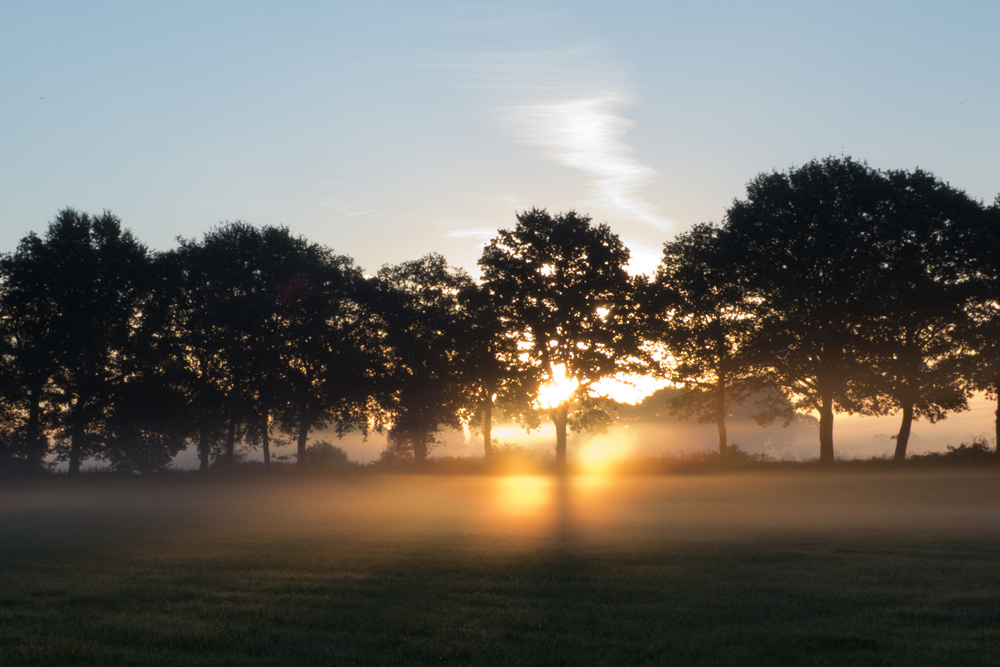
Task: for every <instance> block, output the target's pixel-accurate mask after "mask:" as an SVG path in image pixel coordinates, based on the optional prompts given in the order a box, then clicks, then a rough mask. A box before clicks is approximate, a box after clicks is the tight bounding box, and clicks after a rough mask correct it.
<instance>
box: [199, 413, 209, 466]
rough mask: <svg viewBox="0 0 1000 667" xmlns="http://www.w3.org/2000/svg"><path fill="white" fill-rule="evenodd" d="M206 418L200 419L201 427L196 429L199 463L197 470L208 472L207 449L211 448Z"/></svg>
mask: <svg viewBox="0 0 1000 667" xmlns="http://www.w3.org/2000/svg"><path fill="white" fill-rule="evenodd" d="M207 421H208V420H202V424H201V428H199V429H198V458H199V459H200V460H201V463H200V464H199V466H198V471H199V472H208V458H209V456H210V454H211V452H210V451H209V450H210V449H211V443H210V442H209V435H208V433H209V429H208V426H207V425H206V423H205V422H207Z"/></svg>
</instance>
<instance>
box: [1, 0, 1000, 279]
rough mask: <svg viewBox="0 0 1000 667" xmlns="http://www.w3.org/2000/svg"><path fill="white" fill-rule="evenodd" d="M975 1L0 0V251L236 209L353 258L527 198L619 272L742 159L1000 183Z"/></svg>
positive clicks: (467, 250)
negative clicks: (580, 231)
mask: <svg viewBox="0 0 1000 667" xmlns="http://www.w3.org/2000/svg"><path fill="white" fill-rule="evenodd" d="M998 32H1000V4H998V3H992V2H964V3H963V2H949V3H944V2H934V3H932V2H877V3H875V2H845V1H839V2H809V3H806V2H754V3H750V2H615V3H610V2H551V1H545V0H538V1H535V2H485V3H477V2H402V1H400V2H339V3H319V2H300V3H287V2H284V3H277V2H274V3H270V2H211V1H201V2H171V3H155V4H154V3H133V2H120V3H114V2H87V3H78V2H30V3H29V2H12V3H5V5H4V8H3V9H0V59H2V62H4V67H3V68H0V183H2V186H0V187H2V190H0V195H2V196H0V250H5V251H6V250H12V249H13V248H14V247H15V246H16V243H17V241H18V239H19V238H21V237H22V236H23V235H24V234H25V233H27V232H28V231H29V230H36V231H44V229H45V227H46V225H47V223H48V222H49V221H50V220H51V219H52V218H53V217H54V215H55V213H56V211H58V210H59V209H61V208H63V207H66V206H72V207H74V208H78V209H82V210H85V211H92V212H98V211H101V210H103V209H110V210H112V211H114V212H115V213H117V214H118V215H119V216H121V218H122V219H123V221H124V223H125V225H126V226H128V227H130V228H131V229H133V230H134V231H135V232H136V234H137V235H138V236H139V237H140V238H141V239H142V240H144V241H145V242H147V243H148V244H149V245H150V246H152V247H154V248H169V247H172V246H173V245H174V239H175V237H177V236H178V235H181V236H184V237H189V238H190V237H197V236H200V235H201V234H202V233H203V232H205V231H206V230H208V229H209V228H211V227H212V226H213V225H215V224H218V223H219V222H222V221H226V220H236V219H242V220H246V221H248V222H251V223H256V224H284V225H287V226H288V227H290V228H291V229H292V230H293V231H295V232H298V233H301V234H303V235H305V236H307V237H308V238H310V239H312V240H315V241H318V242H321V243H324V244H327V245H329V246H331V247H333V248H334V249H335V250H337V251H338V252H342V253H346V254H349V255H351V256H352V257H354V258H355V259H357V260H358V262H359V263H360V264H361V265H362V266H364V267H365V268H366V269H367V270H369V271H374V270H375V269H377V268H378V266H379V265H380V264H382V263H384V262H400V261H404V260H407V259H414V258H416V257H419V256H421V255H423V254H424V253H427V252H430V251H439V252H442V253H443V254H444V255H445V256H446V257H448V258H449V260H450V261H451V262H452V263H454V264H457V265H461V266H465V267H466V268H469V269H470V270H474V268H475V261H476V259H477V258H478V256H479V248H480V246H481V244H482V242H483V240H484V239H485V238H486V237H487V236H488V235H489V234H490V233H491V232H492V230H495V229H496V228H498V227H505V226H512V225H513V224H514V215H515V212H516V211H519V210H523V209H526V208H529V207H532V206H538V207H545V208H548V209H549V210H551V211H562V210H567V209H570V208H573V209H576V210H578V211H582V212H585V213H589V214H590V215H592V216H593V217H594V218H595V219H596V220H598V221H600V222H607V223H609V224H610V225H611V226H612V228H613V229H614V230H615V231H617V232H618V233H619V234H620V235H621V236H622V237H623V238H624V239H625V240H626V241H627V242H628V243H629V245H630V246H631V247H632V248H633V250H634V252H635V254H636V256H637V264H638V265H640V266H641V267H642V268H649V267H651V266H652V265H653V264H655V261H656V258H657V256H658V253H659V248H660V246H661V245H662V243H663V242H664V241H665V240H667V239H668V238H670V237H671V236H672V235H673V234H674V233H676V232H678V231H683V230H684V229H686V228H687V227H688V226H690V225H691V224H694V223H696V222H702V221H708V220H715V221H718V220H720V219H721V217H722V215H723V214H724V212H725V208H726V206H727V205H728V204H729V203H730V202H731V200H732V199H733V198H734V197H739V196H741V195H742V194H743V192H744V185H745V183H746V182H747V181H748V180H750V179H751V178H753V177H754V176H755V175H756V174H757V173H759V172H762V171H770V170H772V169H776V168H777V169H787V168H788V167H790V166H792V165H798V164H802V163H804V162H807V161H808V160H810V159H812V158H814V157H822V156H825V155H830V154H834V155H840V154H847V155H852V156H854V157H855V158H859V159H866V160H868V161H869V163H870V164H872V165H873V166H875V167H880V168H906V169H912V168H914V167H917V166H920V167H922V168H925V169H928V170H930V171H932V172H934V173H935V174H937V175H938V176H939V177H941V178H942V179H944V180H947V181H949V182H950V183H952V184H953V185H955V186H957V187H960V188H962V189H965V190H966V191H967V192H969V193H970V194H971V195H972V196H974V197H976V198H979V199H984V200H992V199H993V197H994V196H995V195H996V194H997V192H1000V122H998V119H1000V85H998V84H1000V46H997V41H996V35H997V34H998Z"/></svg>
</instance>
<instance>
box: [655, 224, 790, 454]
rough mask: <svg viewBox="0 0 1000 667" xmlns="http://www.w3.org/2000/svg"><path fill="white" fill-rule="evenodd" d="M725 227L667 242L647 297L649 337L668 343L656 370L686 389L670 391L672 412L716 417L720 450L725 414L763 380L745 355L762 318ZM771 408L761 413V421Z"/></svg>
mask: <svg viewBox="0 0 1000 667" xmlns="http://www.w3.org/2000/svg"><path fill="white" fill-rule="evenodd" d="M720 234H721V230H720V229H719V228H718V227H714V226H712V225H707V224H701V225H695V226H694V227H693V228H692V229H691V230H690V231H688V232H686V233H684V234H680V235H678V236H677V238H676V239H674V240H673V241H671V242H668V243H666V244H664V246H663V259H662V260H661V262H660V266H659V268H658V269H657V272H656V275H655V277H654V280H653V282H652V284H651V285H649V286H648V288H647V289H646V290H645V294H646V296H645V298H644V299H643V303H642V310H643V311H644V313H643V315H644V327H643V328H644V335H645V336H646V337H647V338H649V339H650V340H651V341H652V342H653V343H655V344H659V345H662V346H663V347H664V348H666V351H667V356H665V357H661V361H660V362H659V363H658V364H657V372H658V373H659V374H662V375H663V376H665V377H666V378H667V379H668V380H670V381H671V382H672V383H674V384H675V385H683V386H684V388H685V389H687V390H688V391H684V392H677V393H673V394H671V395H670V398H669V399H668V400H669V403H670V407H671V411H672V412H673V413H674V414H677V415H680V416H682V417H689V416H692V415H696V416H697V417H698V419H699V421H702V422H714V423H715V424H716V427H717V428H718V431H719V454H720V455H723V456H724V455H725V454H726V452H727V450H728V441H727V437H726V416H727V415H728V414H729V411H730V409H731V408H732V407H733V406H734V405H737V404H739V403H742V402H744V401H746V400H747V399H748V398H749V397H750V396H752V395H754V394H755V393H757V392H759V391H760V390H761V389H763V388H764V386H765V385H766V378H765V375H764V370H765V369H762V368H760V367H759V365H757V364H754V363H753V361H754V360H753V359H752V357H751V356H750V355H749V354H748V352H749V347H750V344H751V342H752V339H753V336H754V335H755V329H756V326H757V320H756V319H755V318H754V316H753V315H754V314H753V304H752V303H751V302H750V300H749V298H748V295H747V293H746V291H745V289H744V286H743V285H742V284H741V283H740V282H739V281H738V280H736V279H735V276H734V275H732V272H731V265H732V262H731V256H730V250H729V249H728V248H726V247H725V245H724V243H723V242H722V240H721V239H720ZM768 417H770V418H773V417H774V414H773V411H771V414H767V415H765V414H764V413H761V414H760V420H761V421H762V422H766V421H768Z"/></svg>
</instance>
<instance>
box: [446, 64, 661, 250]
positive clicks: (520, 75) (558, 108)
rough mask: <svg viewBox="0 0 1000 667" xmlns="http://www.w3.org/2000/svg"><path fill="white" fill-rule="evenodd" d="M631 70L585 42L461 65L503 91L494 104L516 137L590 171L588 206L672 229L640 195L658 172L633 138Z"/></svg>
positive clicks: (471, 81) (471, 76)
mask: <svg viewBox="0 0 1000 667" xmlns="http://www.w3.org/2000/svg"><path fill="white" fill-rule="evenodd" d="M626 69H627V68H623V67H621V66H618V65H617V64H616V63H614V62H612V61H610V60H609V59H608V58H606V57H605V55H604V54H603V53H602V52H601V50H600V49H597V48H593V47H590V46H582V45H565V46H562V47H559V46H557V47H554V48H548V49H542V50H517V51H505V52H492V53H488V52H480V53H476V54H469V57H468V58H467V59H466V61H465V63H464V67H463V70H464V72H465V75H466V76H465V82H466V84H467V85H473V86H478V87H480V88H482V89H486V90H492V91H493V92H494V94H499V95H501V96H502V97H503V99H504V100H505V101H504V103H503V104H499V105H494V107H493V108H494V110H495V111H496V112H497V116H498V120H499V121H500V123H501V125H502V126H503V127H504V128H505V130H506V131H507V132H508V134H510V135H511V136H512V137H513V138H514V139H515V140H516V141H517V142H519V143H521V144H523V145H526V146H529V147H531V148H532V149H533V150H534V152H535V155H536V156H537V157H538V158H541V159H543V160H547V161H550V162H554V163H557V164H561V165H563V166H566V167H569V168H571V169H575V170H577V171H579V172H581V173H582V174H584V175H585V177H586V178H587V183H588V186H589V188H590V191H591V195H592V201H591V202H590V203H591V204H594V205H597V206H600V207H603V208H606V209H608V210H610V211H614V212H616V213H617V214H618V215H621V216H623V217H626V218H628V219H632V220H638V221H642V222H645V223H648V224H650V225H652V226H654V227H656V228H657V229H658V230H660V231H672V227H673V225H672V224H671V223H670V222H669V221H668V220H666V219H665V218H664V217H663V216H661V215H660V214H659V212H658V211H657V210H656V207H654V206H653V205H652V204H650V203H649V202H648V201H646V200H645V199H644V198H643V196H642V188H643V186H644V185H646V184H647V183H649V182H650V180H651V179H653V178H654V177H655V175H656V170H655V169H653V168H651V167H649V166H647V165H645V164H643V163H642V162H640V161H639V160H638V159H636V157H635V155H634V152H633V150H632V147H631V146H630V145H629V143H628V137H627V134H628V131H629V129H630V128H631V127H632V121H630V120H629V119H628V118H627V117H626V116H625V114H624V111H625V109H627V108H628V107H629V106H630V105H631V104H632V103H633V96H632V95H631V93H630V88H629V86H628V85H627V84H626V83H625V82H626V81H627V79H628V76H627V75H626V74H625V73H624V72H625V70H626Z"/></svg>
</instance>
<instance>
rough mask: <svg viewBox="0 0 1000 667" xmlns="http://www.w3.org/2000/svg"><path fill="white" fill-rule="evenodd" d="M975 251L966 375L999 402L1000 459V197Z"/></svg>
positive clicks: (998, 443) (999, 440)
mask: <svg viewBox="0 0 1000 667" xmlns="http://www.w3.org/2000/svg"><path fill="white" fill-rule="evenodd" d="M976 250H977V251H976V253H975V256H974V261H975V272H976V292H975V296H974V298H973V301H972V303H971V304H970V305H969V309H968V317H969V320H968V323H969V326H968V329H967V330H966V331H965V333H964V340H965V344H966V346H967V348H968V350H969V354H968V356H967V357H966V359H965V362H966V365H965V372H964V375H965V377H966V378H967V379H968V381H969V383H970V384H971V386H972V388H973V389H976V390H979V391H983V392H986V396H987V397H988V398H990V399H993V400H995V401H997V408H996V413H995V420H994V437H995V438H996V440H995V447H996V454H997V456H998V457H1000V195H998V196H997V198H996V200H994V202H993V205H992V206H991V207H989V208H988V209H986V210H985V211H984V215H983V217H982V225H981V226H980V229H979V233H978V234H977V236H976Z"/></svg>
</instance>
